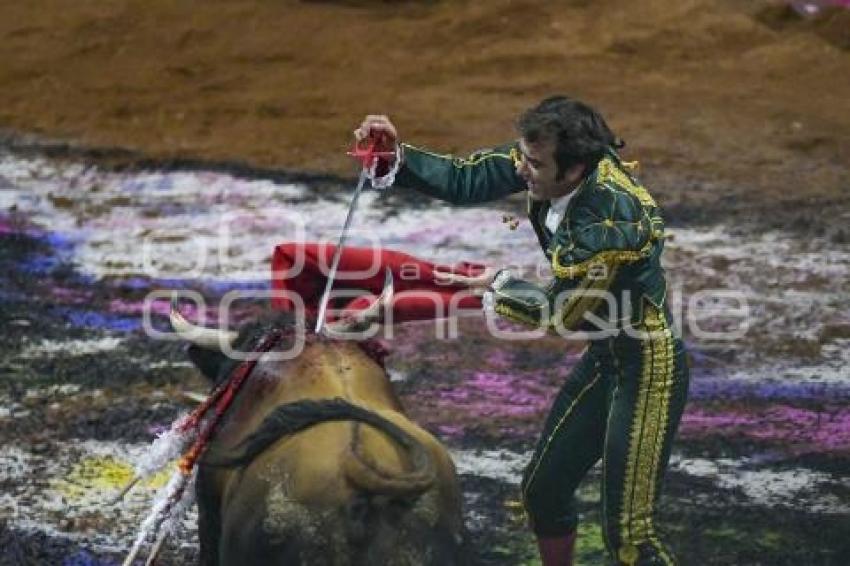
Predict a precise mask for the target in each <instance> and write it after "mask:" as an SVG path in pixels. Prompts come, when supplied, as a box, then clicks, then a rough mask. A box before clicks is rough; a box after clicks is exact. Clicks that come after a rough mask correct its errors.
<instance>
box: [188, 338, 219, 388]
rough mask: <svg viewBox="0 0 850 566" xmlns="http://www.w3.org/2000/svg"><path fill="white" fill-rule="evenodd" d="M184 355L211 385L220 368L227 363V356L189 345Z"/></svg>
mask: <svg viewBox="0 0 850 566" xmlns="http://www.w3.org/2000/svg"><path fill="white" fill-rule="evenodd" d="M186 353H187V354H188V355H189V360H190V361H191V362H192V363H193V364H195V367H196V368H198V369H199V370H200V371H201V373H202V374H204V377H206V378H207V379H209V380H210V381H211V382H213V383H215V381H216V380H217V379H218V375H219V373H220V371H221V366H222V365H223V364H224V362H225V361H227V356H225V355H224V354H223V353H221V352H216V351H213V350H207V349H206V348H201V347H199V346H195V345H194V344H190V345H189V347H188V348H187V349H186Z"/></svg>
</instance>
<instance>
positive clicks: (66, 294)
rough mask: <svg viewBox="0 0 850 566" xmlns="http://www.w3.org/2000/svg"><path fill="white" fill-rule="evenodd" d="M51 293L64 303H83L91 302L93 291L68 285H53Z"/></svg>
mask: <svg viewBox="0 0 850 566" xmlns="http://www.w3.org/2000/svg"><path fill="white" fill-rule="evenodd" d="M50 294H51V295H53V297H54V298H56V299H58V300H59V301H60V302H62V303H70V304H74V305H77V304H81V303H88V302H91V299H92V295H93V294H92V292H91V291H84V290H81V289H71V288H68V287H53V288H52V289H50Z"/></svg>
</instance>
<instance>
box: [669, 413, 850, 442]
mask: <svg viewBox="0 0 850 566" xmlns="http://www.w3.org/2000/svg"><path fill="white" fill-rule="evenodd" d="M680 433H681V434H682V436H685V437H687V436H690V437H695V436H706V435H721V436H729V437H732V436H742V437H745V438H750V439H752V440H762V441H768V442H781V443H783V444H784V445H786V446H788V448H789V449H790V450H792V451H795V452H796V451H799V450H801V449H802V450H805V451H808V452H834V451H842V450H850V408H848V407H833V408H827V409H824V410H819V411H818V410H810V409H801V408H798V407H792V406H789V405H770V406H765V407H761V408H759V409H757V410H755V411H752V412H744V411H736V410H732V411H716V412H714V411H707V410H703V409H696V410H689V411H688V412H687V413H686V414H685V415H684V416H683V417H682V424H681V427H680Z"/></svg>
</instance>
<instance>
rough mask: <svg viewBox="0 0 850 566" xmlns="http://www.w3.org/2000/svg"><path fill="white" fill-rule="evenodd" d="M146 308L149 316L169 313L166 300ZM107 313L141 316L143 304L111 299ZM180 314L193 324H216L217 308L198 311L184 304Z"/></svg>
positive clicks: (168, 302)
mask: <svg viewBox="0 0 850 566" xmlns="http://www.w3.org/2000/svg"><path fill="white" fill-rule="evenodd" d="M148 308H149V309H150V313H151V314H155V315H160V316H168V314H169V313H170V312H171V303H170V301H168V300H166V299H160V300H155V301H152V302H151V303H150V305H149V307H148ZM109 312H113V313H119V314H137V315H141V314H143V313H144V312H145V302H144V301H125V300H123V299H113V300H112V301H110V303H109ZM180 314H182V315H183V317H184V318H186V320H188V321H189V322H191V323H193V324H211V323H213V322H218V315H219V309H218V307H206V308H204V309H200V308H198V307H197V305H194V304H189V303H186V304H181V305H180Z"/></svg>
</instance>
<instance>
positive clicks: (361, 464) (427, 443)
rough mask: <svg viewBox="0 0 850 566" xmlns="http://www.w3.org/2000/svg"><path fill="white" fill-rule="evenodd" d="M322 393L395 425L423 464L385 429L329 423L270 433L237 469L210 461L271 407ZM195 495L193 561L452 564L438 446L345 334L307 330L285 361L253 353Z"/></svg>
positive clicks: (446, 471)
mask: <svg viewBox="0 0 850 566" xmlns="http://www.w3.org/2000/svg"><path fill="white" fill-rule="evenodd" d="M334 398H341V399H343V400H345V401H346V402H347V403H350V404H352V405H354V406H356V407H363V408H366V409H368V411H369V412H370V413H371V414H375V415H379V416H380V417H383V418H384V419H386V421H389V422H390V423H394V424H395V425H397V427H398V428H399V429H400V430H401V431H403V434H406V435H409V436H408V438H410V439H411V440H413V442H414V444H415V443H418V444H419V445H420V446H419V447H418V448H419V450H420V452H421V453H422V454H425V455H427V458H426V459H427V461H428V466H427V471H426V472H422V471H421V470H420V471H418V472H417V471H414V470H413V469H412V468H413V467H414V462H413V458H412V457H411V453H410V451H409V450H406V449H405V448H404V446H402V445H401V444H400V443H399V442H397V441H395V440H393V439H392V438H391V436H388V434H387V432H386V430H376V428H374V427H373V426H371V425H368V424H363V423H361V422H356V421H339V420H338V421H334V422H319V423H318V424H314V425H313V426H309V427H306V428H304V429H303V430H301V431H300V432H297V433H295V434H287V435H285V436H282V437H281V438H279V439H276V440H274V441H273V442H272V443H271V444H269V445H268V446H267V447H265V448H264V449H262V450H261V451H259V453H258V454H257V455H256V457H253V458H251V459H249V461H248V462H247V463H245V464H244V465H237V466H231V467H222V466H221V465H213V464H214V463H215V462H216V461H218V462H219V464H220V463H221V462H222V461H224V460H227V459H228V458H231V459H232V458H233V457H234V455H238V454H239V453H240V450H241V447H242V446H244V445H245V442H244V441H246V439H248V438H249V437H250V435H252V434H253V433H254V432H255V431H257V430H258V429H259V428H260V427H261V426H262V425H263V423H264V421H265V420H266V418H267V417H269V415H271V414H272V413H273V412H275V410H276V409H277V408H278V407H281V408H284V409H285V408H286V407H287V406H292V405H291V404H294V403H296V402H298V401H301V400H305V399H310V400H323V399H325V400H326V399H334ZM284 404H290V405H284ZM390 426H392V425H390ZM384 428H386V427H384ZM414 439H415V440H414ZM422 449H424V450H422ZM423 473H424V474H425V476H423ZM426 476H427V477H426ZM197 496H198V507H199V530H200V539H201V558H202V562H203V563H204V564H220V565H239V566H250V565H264V566H265V565H272V564H286V565H297V564H302V565H321V566H323V565H337V564H338V565H367V564H368V565H382V566H383V565H395V564H398V565H416V564H433V565H440V566H444V565H449V564H462V563H463V562H464V561H463V559H462V558H461V556H460V553H461V548H462V544H461V541H462V534H463V523H462V517H461V506H460V493H459V488H458V484H457V478H456V474H455V469H454V465H453V463H452V461H451V459H450V457H449V455H448V453H447V451H446V449H445V448H444V447H443V446H442V445H441V444H440V443H439V442H438V441H437V440H436V439H435V438H434V437H433V436H432V435H431V434H429V433H428V432H426V431H425V430H423V429H422V428H420V427H418V426H417V425H415V424H414V423H412V422H411V421H410V420H409V419H407V417H405V415H404V413H403V412H402V408H401V404H400V402H399V400H398V398H397V397H396V395H395V393H394V391H393V390H392V387H391V385H390V382H389V379H388V377H387V375H386V372H385V371H384V369H383V368H382V367H381V366H380V365H378V364H377V363H376V362H375V361H374V360H373V359H371V358H370V357H369V356H367V355H366V354H365V353H364V352H363V350H362V349H361V348H360V347H359V346H358V345H357V344H354V343H351V342H337V341H329V340H323V339H312V338H311V340H310V341H308V344H307V346H306V348H305V350H304V352H303V353H302V354H301V355H300V356H299V357H297V358H296V359H294V360H291V361H268V360H264V359H263V358H261V359H260V361H259V362H258V363H257V365H256V367H255V368H254V370H253V372H252V374H251V376H250V377H249V378H248V380H247V381H246V384H245V386H244V387H243V389H242V390H241V391H240V392H239V394H238V396H237V397H236V400H235V401H234V404H233V406H232V407H231V409H230V411H229V413H228V416H227V418H226V420H225V422H224V423H223V425H222V426H221V428H220V430H219V432H218V433H217V435H216V436H215V440H214V441H213V443H212V444H211V445H210V447H209V450H208V452H207V455H206V457H205V458H204V459H203V460H202V462H201V467H200V470H199V474H198V481H197Z"/></svg>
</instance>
